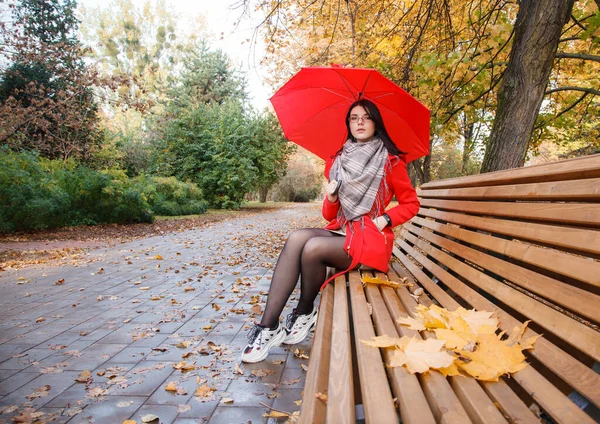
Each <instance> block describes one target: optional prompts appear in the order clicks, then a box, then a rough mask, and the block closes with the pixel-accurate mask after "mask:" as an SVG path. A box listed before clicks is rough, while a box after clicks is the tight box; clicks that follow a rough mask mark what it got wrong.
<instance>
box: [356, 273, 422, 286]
mask: <svg viewBox="0 0 600 424" xmlns="http://www.w3.org/2000/svg"><path fill="white" fill-rule="evenodd" d="M362 282H363V283H365V284H380V285H383V286H389V287H393V288H395V289H397V288H400V287H412V283H397V282H395V281H390V280H384V279H381V278H379V277H368V276H366V275H365V276H363V277H362Z"/></svg>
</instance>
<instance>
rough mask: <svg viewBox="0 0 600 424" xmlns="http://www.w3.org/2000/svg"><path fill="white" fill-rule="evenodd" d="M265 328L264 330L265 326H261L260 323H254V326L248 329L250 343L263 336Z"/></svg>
mask: <svg viewBox="0 0 600 424" xmlns="http://www.w3.org/2000/svg"><path fill="white" fill-rule="evenodd" d="M263 330H264V328H263V327H261V326H259V325H254V327H252V328H251V329H250V331H248V344H254V342H255V341H256V338H257V337H258V336H262V331H263Z"/></svg>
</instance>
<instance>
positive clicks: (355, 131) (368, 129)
mask: <svg viewBox="0 0 600 424" xmlns="http://www.w3.org/2000/svg"><path fill="white" fill-rule="evenodd" d="M350 132H351V133H352V136H354V138H355V139H356V141H360V142H365V141H370V140H371V139H372V138H373V135H374V134H375V123H374V122H373V120H372V119H371V118H370V117H369V115H368V114H367V111H366V110H365V108H364V107H362V106H354V107H353V108H352V110H351V111H350Z"/></svg>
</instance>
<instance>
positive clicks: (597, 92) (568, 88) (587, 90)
mask: <svg viewBox="0 0 600 424" xmlns="http://www.w3.org/2000/svg"><path fill="white" fill-rule="evenodd" d="M557 91H583V92H584V93H589V94H595V95H596V96H600V90H596V89H593V88H588V87H574V86H566V87H558V88H553V89H551V90H547V91H546V92H545V93H544V94H545V95H548V94H552V93H556V92H557Z"/></svg>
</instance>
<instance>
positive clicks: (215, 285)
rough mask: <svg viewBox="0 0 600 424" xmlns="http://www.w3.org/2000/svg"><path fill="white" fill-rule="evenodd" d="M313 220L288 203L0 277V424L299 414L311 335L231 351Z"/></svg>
mask: <svg viewBox="0 0 600 424" xmlns="http://www.w3.org/2000/svg"><path fill="white" fill-rule="evenodd" d="M321 225H323V221H322V220H321V218H320V213H319V207H318V206H317V205H315V204H310V205H294V206H291V207H290V208H287V209H284V210H280V211H275V212H266V213H264V214H260V215H253V216H246V217H242V218H236V219H231V220H227V221H223V222H219V223H215V224H212V225H211V226H209V227H205V228H202V229H196V230H187V231H183V232H179V233H175V234H168V235H164V236H158V237H151V238H146V239H141V240H136V241H132V242H129V243H124V244H118V245H116V246H114V247H103V248H98V249H93V250H90V251H88V252H87V255H86V256H85V257H84V258H83V259H79V260H78V261H77V262H76V263H73V264H69V265H61V266H53V265H52V264H46V265H44V266H41V265H36V266H28V267H26V268H24V269H21V270H7V271H4V272H2V273H0V287H1V291H0V293H1V298H0V423H12V422H53V423H70V424H71V423H122V422H123V421H125V420H128V419H131V420H135V421H136V422H137V423H141V422H142V417H144V416H147V415H148V414H153V415H156V416H158V417H159V419H158V420H155V421H153V423H159V422H160V423H165V424H167V423H177V424H189V423H205V422H210V423H215V424H216V423H227V424H233V423H249V422H252V423H267V422H269V423H276V422H285V419H279V420H278V421H276V420H275V419H273V418H270V419H268V418H265V417H263V414H265V413H267V412H269V410H270V409H269V408H267V407H266V406H264V405H267V406H268V407H271V408H274V409H276V410H280V411H286V412H293V411H297V410H299V409H300V406H298V404H297V403H295V402H296V401H298V400H300V399H301V397H302V387H303V384H304V378H305V374H306V372H305V371H304V369H303V366H305V365H306V364H307V363H308V360H307V359H304V355H302V351H303V352H305V353H306V355H309V354H310V345H311V342H312V337H311V338H309V339H308V340H307V341H305V342H303V343H302V344H300V345H296V346H294V347H293V348H290V347H280V348H277V349H275V350H274V351H273V354H272V355H270V356H269V357H268V358H267V360H265V361H264V362H262V363H259V364H253V365H248V364H241V363H240V362H239V356H240V354H241V349H242V348H243V347H244V346H245V344H246V333H247V330H248V328H249V325H250V324H251V323H252V322H253V321H254V320H255V319H256V318H257V317H259V316H260V311H261V310H262V308H263V307H264V303H265V300H266V292H267V290H268V287H269V284H270V279H271V275H272V271H273V270H272V268H273V266H274V264H275V261H276V257H277V254H278V252H279V250H280V248H281V246H282V243H283V241H284V239H285V236H287V234H288V233H289V232H290V231H291V230H293V229H294V228H300V227H306V226H311V227H314V226H321ZM0 248H1V246H0ZM296 294H297V293H295V294H294V298H295V296H296ZM290 306H293V305H288V308H287V309H286V311H284V315H283V316H285V314H287V313H289V308H290ZM296 349H300V351H301V352H298V351H296ZM295 351H296V352H295ZM298 356H300V357H298ZM182 361H185V365H186V366H190V365H191V367H190V368H191V369H190V370H188V371H184V370H183V369H181V367H182V366H183V364H182ZM236 364H237V365H238V366H239V368H237V369H236ZM76 379H79V380H81V382H77V381H76ZM169 383H174V384H170V385H169ZM167 386H169V388H172V387H173V388H174V389H175V391H171V390H169V391H168V390H166V388H167ZM197 390H199V392H197ZM204 393H206V394H204ZM36 420H37V421H36Z"/></svg>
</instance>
